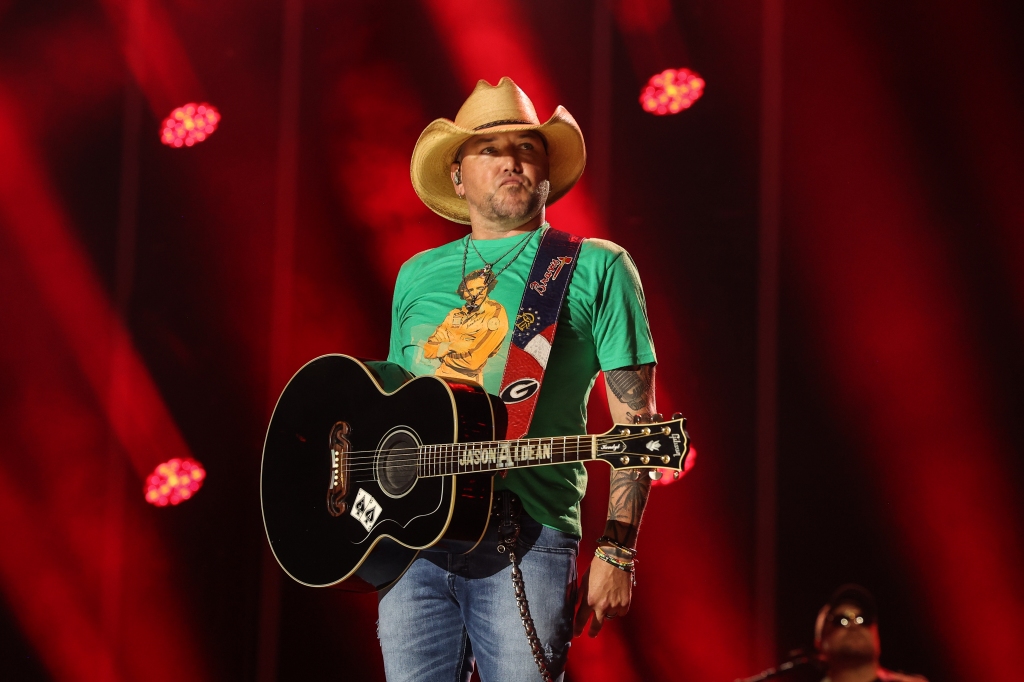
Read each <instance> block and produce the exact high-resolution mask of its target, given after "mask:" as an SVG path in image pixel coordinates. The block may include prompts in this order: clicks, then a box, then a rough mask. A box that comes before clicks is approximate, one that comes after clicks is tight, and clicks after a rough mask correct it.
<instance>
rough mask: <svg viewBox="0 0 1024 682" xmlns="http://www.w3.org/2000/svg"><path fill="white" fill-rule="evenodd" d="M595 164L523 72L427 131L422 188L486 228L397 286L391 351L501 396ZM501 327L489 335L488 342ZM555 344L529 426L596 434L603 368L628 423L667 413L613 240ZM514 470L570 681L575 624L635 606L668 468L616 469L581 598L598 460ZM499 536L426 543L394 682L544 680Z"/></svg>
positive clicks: (550, 657)
mask: <svg viewBox="0 0 1024 682" xmlns="http://www.w3.org/2000/svg"><path fill="white" fill-rule="evenodd" d="M585 162H586V151H585V146H584V142H583V136H582V133H581V132H580V129H579V126H578V125H577V124H576V121H575V120H574V119H573V118H572V116H571V115H569V112H567V111H566V110H565V109H564V108H563V107H558V108H557V109H556V110H555V113H554V114H553V115H552V116H551V118H550V119H549V120H548V121H546V122H545V123H543V124H541V123H540V120H539V118H538V117H537V114H536V112H535V110H534V107H533V104H532V103H531V102H530V100H529V98H528V97H527V96H526V94H525V93H523V91H522V90H520V89H519V88H518V87H517V86H516V85H515V83H513V82H512V81H511V80H510V79H508V78H502V79H501V81H500V82H499V83H498V84H497V85H496V86H492V85H490V84H488V83H487V82H485V81H480V82H479V83H478V84H477V87H476V89H475V90H474V91H473V93H472V94H471V95H470V97H469V98H468V99H467V100H466V102H465V103H464V104H463V106H462V108H461V109H460V110H459V113H458V115H457V116H456V117H455V120H454V121H450V120H447V119H438V120H436V121H434V122H433V123H431V124H430V125H429V126H427V128H426V129H425V130H424V131H423V134H422V135H421V136H420V138H419V140H418V141H417V143H416V148H415V149H414V151H413V157H412V165H411V177H412V182H413V187H414V188H415V190H416V192H417V194H418V195H419V197H420V198H421V199H422V200H423V202H424V203H425V204H426V205H427V206H428V207H430V208H431V209H432V210H433V211H435V212H437V213H438V214H440V215H442V216H444V217H446V218H448V219H450V220H453V221H456V222H459V223H463V224H468V225H469V226H470V234H468V235H467V236H466V237H465V238H464V239H460V240H458V241H455V242H452V243H450V244H446V245H444V246H440V247H438V248H436V249H431V250H429V251H426V252H423V253H421V254H418V255H417V256H415V257H413V258H412V259H410V260H409V261H408V262H407V263H405V265H403V267H402V269H401V272H400V273H399V275H398V280H397V282H396V284H395V298H394V306H393V318H392V334H391V352H390V354H389V359H390V360H391V361H393V362H397V363H399V364H401V365H402V366H404V367H405V368H406V369H408V370H409V371H411V372H413V373H414V374H430V373H437V374H443V375H445V376H454V375H456V374H458V373H461V375H462V376H464V377H466V378H472V379H474V380H475V381H476V382H477V383H479V384H481V385H482V386H483V387H484V388H485V389H486V390H487V391H488V392H489V393H492V394H495V395H497V394H498V392H499V388H500V384H501V380H502V375H503V369H504V365H505V362H506V359H507V358H508V355H509V342H510V338H509V331H510V330H509V325H508V320H507V318H503V317H502V315H500V314H498V313H497V310H498V309H499V307H500V309H501V310H502V312H504V311H505V310H508V311H518V310H519V305H520V301H521V299H522V297H523V292H524V290H525V289H526V287H527V281H528V280H529V278H530V271H531V267H532V263H533V261H534V257H535V255H536V254H537V252H538V245H539V244H540V242H541V241H542V239H543V238H544V235H545V234H546V233H547V231H548V229H549V226H548V225H547V223H546V221H545V208H546V206H547V205H548V204H551V203H553V202H554V201H556V200H558V199H559V198H561V197H562V196H564V195H565V193H566V192H568V191H569V190H570V189H571V188H572V186H573V185H574V184H575V183H576V181H577V180H578V179H579V177H580V175H581V174H582V172H583V167H584V165H585ZM560 262H561V261H560ZM555 265H557V264H556V263H552V267H554V266H555ZM559 267H561V266H559ZM549 272H550V277H551V279H554V278H556V277H557V275H558V269H557V268H555V269H554V270H550V271H549ZM481 280H483V281H481ZM531 286H532V287H538V286H546V283H538V282H532V283H531ZM477 290H480V291H477ZM484 290H485V291H484ZM460 298H461V300H463V301H465V305H462V306H460V303H459V301H460ZM485 301H488V302H490V303H491V304H492V306H493V307H492V308H491V309H490V313H489V315H490V317H488V318H487V319H486V320H485V319H484V316H480V319H472V320H471V319H470V318H472V317H474V316H475V315H476V313H477V310H483V309H484V308H483V306H484V305H486V303H485ZM476 306H480V307H479V308H477V307H476ZM535 312H536V311H531V310H524V311H522V314H520V315H517V317H516V319H515V320H514V321H513V323H512V333H513V334H515V333H519V332H522V331H524V330H526V329H528V328H529V327H530V325H531V324H533V320H534V317H535V316H534V313H535ZM512 314H515V313H512ZM456 318H458V319H456ZM467 324H471V325H472V326H473V329H472V330H466V331H469V332H470V334H469V335H468V336H461V331H460V332H459V335H456V334H455V329H456V327H459V328H460V330H461V328H462V327H464V326H466V325H467ZM483 336H486V337H487V345H486V346H481V347H479V348H478V347H476V346H475V345H474V344H475V343H476V340H477V339H480V338H483ZM470 337H472V338H470ZM499 337H500V338H499ZM460 344H461V345H460ZM492 346H493V347H492ZM470 351H471V352H470ZM467 353H468V355H467ZM543 353H544V356H543V359H544V361H545V363H546V368H547V369H546V374H545V376H544V382H543V387H542V388H541V390H540V393H539V398H538V402H537V405H536V409H535V412H534V416H533V420H532V422H531V425H530V431H529V434H528V435H529V436H531V437H535V436H558V435H572V434H580V433H585V429H586V402H587V396H588V395H589V393H590V390H591V388H592V387H593V384H594V381H595V380H596V377H597V375H598V374H599V372H600V371H603V372H604V374H605V378H606V382H607V386H608V398H609V406H610V408H611V413H612V417H613V418H614V419H615V421H617V422H620V423H621V422H632V421H634V419H635V418H638V417H639V418H640V419H643V418H646V417H649V416H650V415H652V414H654V412H655V405H654V364H655V360H656V358H655V354H654V348H653V344H652V342H651V338H650V331H649V328H648V324H647V316H646V311H645V306H644V299H643V291H642V289H641V286H640V281H639V278H638V276H637V273H636V268H635V266H634V265H633V262H632V260H631V259H630V257H629V255H628V254H627V253H626V252H625V251H624V250H622V249H621V248H620V247H618V246H616V245H614V244H611V243H610V242H606V241H602V240H596V239H591V240H587V241H585V242H584V243H583V245H582V247H581V249H580V252H579V254H578V257H577V259H576V264H575V270H573V271H572V275H571V280H570V285H569V288H568V292H567V294H566V296H565V300H564V303H563V305H562V309H561V314H560V316H559V325H558V328H557V332H556V334H555V337H554V342H553V343H552V344H551V345H550V348H545V349H543ZM470 356H472V358H473V361H472V363H467V362H466V359H467V358H468V357H470ZM460 363H462V364H463V365H464V366H460ZM506 473H507V476H499V477H497V478H496V479H495V489H496V490H497V491H499V492H498V495H499V496H501V498H502V499H503V500H512V502H517V503H521V505H522V509H523V513H522V514H521V515H520V516H519V519H518V521H519V524H520V526H521V532H520V536H519V543H518V545H517V546H516V552H517V555H518V558H519V562H518V564H519V566H520V568H521V570H522V576H523V582H524V587H525V594H526V598H527V602H528V609H529V613H530V615H531V616H532V619H533V623H534V626H535V629H536V639H537V641H536V645H537V646H536V649H537V650H539V653H542V654H543V660H542V665H546V667H547V670H548V671H549V673H550V675H551V677H552V678H553V679H559V678H560V676H561V674H562V670H563V668H564V665H565V660H566V655H567V653H568V648H569V644H570V640H571V639H572V636H573V633H574V632H575V634H577V635H578V634H581V633H582V632H583V631H584V630H587V631H588V633H589V635H590V636H596V635H597V634H598V632H599V631H600V629H601V627H602V625H603V624H604V622H605V619H607V618H615V617H619V616H624V615H626V613H627V612H628V610H629V605H630V599H631V590H632V584H633V575H632V571H633V558H634V556H635V553H636V550H635V547H636V539H637V531H638V529H639V526H640V519H641V515H642V514H643V510H644V506H645V504H646V502H647V496H648V493H649V491H650V480H649V479H648V477H647V476H646V475H645V474H642V473H639V472H638V473H633V472H623V473H613V474H612V480H611V494H610V499H609V504H608V522H607V525H606V527H605V534H604V536H602V538H600V539H599V540H598V543H597V547H594V546H593V545H591V546H590V547H588V549H587V550H586V551H594V552H595V554H596V555H597V559H600V560H597V559H595V560H594V561H593V562H592V563H591V567H590V570H589V571H588V572H587V574H586V575H585V576H584V577H583V579H582V581H581V584H580V588H581V589H580V590H579V594H580V596H579V608H578V610H576V609H575V603H576V600H577V588H576V555H577V552H578V549H579V540H580V535H581V532H580V518H579V517H580V512H579V509H580V508H579V501H580V499H581V498H582V496H583V492H584V490H585V486H586V470H585V469H584V468H583V466H582V465H581V464H559V465H553V466H538V467H532V468H522V469H515V470H512V471H508V472H506ZM513 494H514V496H515V497H512V495H513ZM512 502H508V504H509V507H510V508H511V506H512ZM497 525H498V524H497V523H494V522H492V524H491V527H492V528H493V527H494V526H497ZM498 544H499V539H498V536H497V534H496V532H493V531H491V532H489V535H488V536H486V537H485V538H484V539H483V541H482V542H481V543H480V544H479V545H478V546H477V548H476V549H474V550H473V551H472V552H470V553H468V554H464V555H459V554H448V553H445V552H440V551H425V552H421V554H420V557H419V558H418V559H417V560H416V561H415V562H413V565H412V566H411V567H410V568H409V570H408V571H407V572H406V574H405V575H404V576H403V577H402V578H401V579H400V580H399V581H398V582H397V583H395V585H394V586H392V587H391V588H390V589H389V590H387V591H386V592H385V593H382V594H381V597H380V602H379V615H380V619H379V622H378V634H379V637H380V642H381V649H382V652H383V655H384V666H385V670H386V673H387V676H388V679H389V680H391V682H403V681H407V680H408V681H410V682H411V681H414V680H415V681H416V682H423V681H428V682H429V681H432V680H439V681H441V680H443V681H444V682H449V681H450V680H453V679H465V680H468V679H469V677H470V675H471V673H472V670H473V667H474V665H476V666H477V667H478V668H479V672H480V675H481V678H482V679H483V680H484V681H485V682H488V681H492V680H502V681H505V680H508V681H512V682H516V681H519V680H536V679H538V677H539V675H538V666H537V665H536V664H535V661H534V655H533V653H532V651H531V640H530V639H528V637H527V634H526V633H525V632H524V628H523V623H522V621H521V619H520V609H519V606H518V604H517V600H516V596H515V593H514V590H513V585H512V577H511V566H510V563H509V559H508V555H507V554H502V553H500V552H499V551H498ZM574 611H575V619H574V617H573V614H574Z"/></svg>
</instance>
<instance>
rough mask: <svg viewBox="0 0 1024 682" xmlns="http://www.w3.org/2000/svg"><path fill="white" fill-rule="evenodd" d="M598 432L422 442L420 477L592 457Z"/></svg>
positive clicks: (495, 469)
mask: <svg viewBox="0 0 1024 682" xmlns="http://www.w3.org/2000/svg"><path fill="white" fill-rule="evenodd" d="M597 439H598V436H594V435H588V434H584V435H581V436H556V437H552V438H523V439H520V440H499V441H487V442H483V443H441V444H439V445H423V446H421V447H420V448H419V449H418V452H417V456H418V458H417V464H416V468H417V473H418V474H419V475H420V476H421V477H430V476H452V475H454V474H465V473H470V472H479V471H500V470H504V469H516V468H520V467H534V466H541V465H545V464H564V463H566V462H580V461H584V460H589V459H593V458H595V456H596V452H597V451H596V444H597Z"/></svg>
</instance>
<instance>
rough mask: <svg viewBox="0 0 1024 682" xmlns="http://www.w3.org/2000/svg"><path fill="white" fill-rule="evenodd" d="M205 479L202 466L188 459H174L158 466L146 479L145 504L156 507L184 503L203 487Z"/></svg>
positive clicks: (204, 471)
mask: <svg viewBox="0 0 1024 682" xmlns="http://www.w3.org/2000/svg"><path fill="white" fill-rule="evenodd" d="M205 478H206V470H205V469H203V465H202V464H200V463H199V462H197V461H196V460H194V459H191V458H189V457H186V458H185V459H179V458H177V457H175V458H174V459H171V460H168V461H166V462H164V463H163V464H158V465H157V467H156V469H154V470H153V473H151V474H150V475H149V476H148V477H147V478H146V502H149V503H150V504H154V505H156V506H158V507H166V506H167V505H168V504H178V503H180V502H184V501H185V500H187V499H189V498H190V497H192V496H193V495H195V494H196V491H198V490H199V489H200V488H201V487H203V479H205Z"/></svg>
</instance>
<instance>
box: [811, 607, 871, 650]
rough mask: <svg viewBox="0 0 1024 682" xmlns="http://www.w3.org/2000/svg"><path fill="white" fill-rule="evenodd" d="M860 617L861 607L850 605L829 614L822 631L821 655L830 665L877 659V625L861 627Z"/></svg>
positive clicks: (835, 609) (863, 625) (866, 623)
mask: <svg viewBox="0 0 1024 682" xmlns="http://www.w3.org/2000/svg"><path fill="white" fill-rule="evenodd" d="M860 616H861V608H860V607H859V606H858V605H856V604H849V603H843V604H839V605H838V606H836V607H835V608H833V609H832V610H831V611H830V612H829V614H828V616H827V617H826V619H825V626H824V627H823V628H822V630H821V653H822V654H823V655H824V656H825V660H826V661H827V662H829V663H830V664H842V665H850V664H856V663H864V662H871V661H877V660H878V656H879V653H880V649H881V647H880V645H879V641H878V626H877V625H876V624H875V623H868V622H865V623H864V624H858V622H857V620H858V617H860ZM844 622H845V623H846V625H845V626H844Z"/></svg>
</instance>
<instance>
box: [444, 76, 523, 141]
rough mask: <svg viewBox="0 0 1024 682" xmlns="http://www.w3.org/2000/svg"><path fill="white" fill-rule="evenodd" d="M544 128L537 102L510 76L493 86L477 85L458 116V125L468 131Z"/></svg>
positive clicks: (456, 122)
mask: <svg viewBox="0 0 1024 682" xmlns="http://www.w3.org/2000/svg"><path fill="white" fill-rule="evenodd" d="M517 123H519V124H529V125H540V119H538V118H537V111H536V109H534V108H533V102H531V101H530V98H529V97H527V96H526V93H525V92H523V91H522V90H520V89H519V86H518V85H516V84H515V83H513V82H512V79H511V78H509V77H508V76H505V77H503V78H502V79H501V80H500V81H498V84H497V85H491V84H490V83H488V82H487V81H485V80H482V79H481V80H480V81H478V82H477V84H476V87H475V88H474V89H473V92H472V93H471V94H470V95H469V97H468V98H467V99H466V101H465V103H463V105H462V107H461V108H460V109H459V113H458V114H456V115H455V125H457V126H458V127H460V128H464V129H466V130H483V129H486V128H490V127H493V126H497V125H509V124H513V125H514V124H517Z"/></svg>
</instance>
